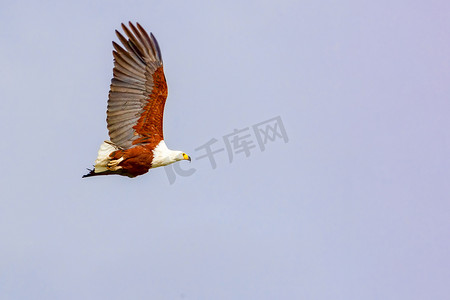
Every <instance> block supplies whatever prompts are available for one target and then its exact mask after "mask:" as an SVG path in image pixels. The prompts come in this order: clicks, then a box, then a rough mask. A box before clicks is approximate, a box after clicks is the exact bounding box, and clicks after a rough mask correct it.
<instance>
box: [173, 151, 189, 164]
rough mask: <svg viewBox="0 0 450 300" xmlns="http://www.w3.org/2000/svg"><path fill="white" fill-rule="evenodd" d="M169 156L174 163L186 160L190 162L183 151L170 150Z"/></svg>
mask: <svg viewBox="0 0 450 300" xmlns="http://www.w3.org/2000/svg"><path fill="white" fill-rule="evenodd" d="M170 152H171V153H170V156H171V158H172V160H173V161H174V162H176V161H179V160H188V161H191V158H190V157H189V155H187V154H186V153H184V152H183V151H173V150H170Z"/></svg>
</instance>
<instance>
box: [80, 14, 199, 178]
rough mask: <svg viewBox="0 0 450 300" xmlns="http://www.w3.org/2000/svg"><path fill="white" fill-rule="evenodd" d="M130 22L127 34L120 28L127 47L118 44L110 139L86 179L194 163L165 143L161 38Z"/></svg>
mask: <svg viewBox="0 0 450 300" xmlns="http://www.w3.org/2000/svg"><path fill="white" fill-rule="evenodd" d="M128 25H129V28H128V27H127V26H125V25H124V24H123V23H122V29H123V31H124V32H125V35H126V36H127V37H124V36H123V35H122V34H121V33H120V32H119V31H117V30H116V35H117V37H118V38H119V40H120V43H121V44H122V46H120V45H119V44H117V43H116V42H113V47H114V50H113V56H114V69H113V78H112V80H111V86H110V91H109V97H108V109H107V118H106V122H107V126H108V131H109V137H110V141H104V142H103V144H101V146H100V149H99V150H98V156H97V159H96V160H95V165H94V169H92V170H90V169H88V170H89V173H88V174H86V175H84V176H83V177H90V176H97V175H111V174H117V175H123V176H128V177H136V176H139V175H142V174H145V173H147V172H148V171H149V169H151V168H156V167H161V166H165V165H168V164H171V163H174V162H176V161H180V160H189V161H191V158H190V157H189V155H187V154H186V153H184V152H183V151H174V150H170V149H169V148H167V146H166V143H165V142H164V136H163V114H164V104H165V103H166V98H167V83H166V78H165V76H164V69H163V61H162V57H161V50H160V48H159V45H158V42H157V41H156V39H155V37H154V36H153V34H152V33H150V35H149V34H148V33H147V32H146V31H145V30H144V28H142V26H141V25H139V23H136V25H133V24H132V23H131V22H129V24H128Z"/></svg>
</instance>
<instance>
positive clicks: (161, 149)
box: [152, 140, 191, 168]
mask: <svg viewBox="0 0 450 300" xmlns="http://www.w3.org/2000/svg"><path fill="white" fill-rule="evenodd" d="M179 160H188V161H191V158H190V157H189V155H187V154H186V153H184V152H183V151H174V150H170V149H169V148H167V146H166V143H165V142H164V140H162V141H161V142H159V144H158V146H156V147H155V149H153V160H152V168H157V167H162V166H167V165H169V164H171V163H174V162H176V161H179Z"/></svg>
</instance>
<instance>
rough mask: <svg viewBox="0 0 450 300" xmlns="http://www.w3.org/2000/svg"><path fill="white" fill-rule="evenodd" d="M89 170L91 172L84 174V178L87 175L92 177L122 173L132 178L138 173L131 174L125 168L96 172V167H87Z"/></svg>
mask: <svg viewBox="0 0 450 300" xmlns="http://www.w3.org/2000/svg"><path fill="white" fill-rule="evenodd" d="M87 170H88V171H89V173H87V174H86V175H83V177H82V178H85V177H92V176H100V175H122V176H127V177H130V178H133V177H136V175H131V174H129V173H127V172H125V171H124V170H117V171H105V172H100V173H95V168H94V169H92V170H91V169H87Z"/></svg>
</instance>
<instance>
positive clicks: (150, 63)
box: [107, 22, 167, 149]
mask: <svg viewBox="0 0 450 300" xmlns="http://www.w3.org/2000/svg"><path fill="white" fill-rule="evenodd" d="M122 29H123V32H124V35H122V34H121V33H120V32H119V31H117V30H116V35H117V37H118V39H119V41H120V44H119V43H116V42H113V48H114V50H113V57H114V69H113V78H112V80H111V86H110V91H109V100H108V110H107V124H108V131H109V136H110V138H111V141H112V142H113V143H114V144H116V145H117V146H119V147H121V148H123V149H128V148H131V147H133V146H134V145H136V144H138V143H144V142H145V143H154V144H155V145H156V144H157V143H158V142H159V141H160V140H161V139H163V132H162V120H163V113H164V105H165V101H166V97H167V84H166V81H165V76H164V71H163V62H162V56H161V51H160V49H159V45H158V42H157V41H156V39H155V37H154V36H153V34H151V33H150V35H149V34H148V33H147V32H146V31H145V30H144V28H143V27H142V26H141V25H140V24H139V23H137V24H136V25H134V24H132V23H131V22H130V23H129V24H128V26H126V25H124V24H122Z"/></svg>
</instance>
